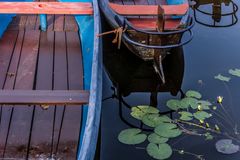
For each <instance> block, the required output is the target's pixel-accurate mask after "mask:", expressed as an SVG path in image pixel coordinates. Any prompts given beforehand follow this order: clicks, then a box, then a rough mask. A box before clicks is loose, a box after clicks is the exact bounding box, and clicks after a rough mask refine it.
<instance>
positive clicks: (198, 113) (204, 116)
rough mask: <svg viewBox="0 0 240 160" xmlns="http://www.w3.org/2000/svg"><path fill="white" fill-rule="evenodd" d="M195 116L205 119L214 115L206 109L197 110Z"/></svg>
mask: <svg viewBox="0 0 240 160" xmlns="http://www.w3.org/2000/svg"><path fill="white" fill-rule="evenodd" d="M193 116H194V117H195V118H196V119H198V120H202V121H204V120H205V119H206V118H210V117H211V116H212V115H211V114H209V113H207V112H205V111H197V112H196V113H194V114H193Z"/></svg>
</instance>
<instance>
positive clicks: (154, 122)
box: [142, 114, 172, 127]
mask: <svg viewBox="0 0 240 160" xmlns="http://www.w3.org/2000/svg"><path fill="white" fill-rule="evenodd" d="M171 121H172V120H171V119H170V118H169V117H168V116H166V115H164V116H160V115H159V114H146V115H144V116H143V118H142V122H143V123H144V124H145V125H147V126H149V127H156V126H158V125H159V124H160V123H164V122H171Z"/></svg>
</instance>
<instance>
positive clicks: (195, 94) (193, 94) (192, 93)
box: [186, 90, 202, 99]
mask: <svg viewBox="0 0 240 160" xmlns="http://www.w3.org/2000/svg"><path fill="white" fill-rule="evenodd" d="M186 96H187V97H193V98H197V99H200V98H202V95H201V93H199V92H197V91H193V90H189V91H187V93H186Z"/></svg>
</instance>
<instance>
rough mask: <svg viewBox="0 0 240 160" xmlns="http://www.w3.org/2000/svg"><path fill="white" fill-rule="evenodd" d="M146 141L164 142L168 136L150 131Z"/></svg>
mask: <svg viewBox="0 0 240 160" xmlns="http://www.w3.org/2000/svg"><path fill="white" fill-rule="evenodd" d="M148 141H149V142H150V143H155V144H161V143H166V142H167V141H168V138H165V137H161V136H159V135H157V134H156V133H152V134H150V135H149V136H148Z"/></svg>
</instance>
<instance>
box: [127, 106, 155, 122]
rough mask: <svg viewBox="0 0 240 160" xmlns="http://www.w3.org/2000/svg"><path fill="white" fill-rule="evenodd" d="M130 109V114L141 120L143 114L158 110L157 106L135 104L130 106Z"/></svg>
mask: <svg viewBox="0 0 240 160" xmlns="http://www.w3.org/2000/svg"><path fill="white" fill-rule="evenodd" d="M131 110H132V112H131V116H132V117H134V118H136V119H138V120H142V118H143V116H144V115H146V114H149V113H159V110H158V109H157V108H155V107H151V106H136V107H132V109H131Z"/></svg>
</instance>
